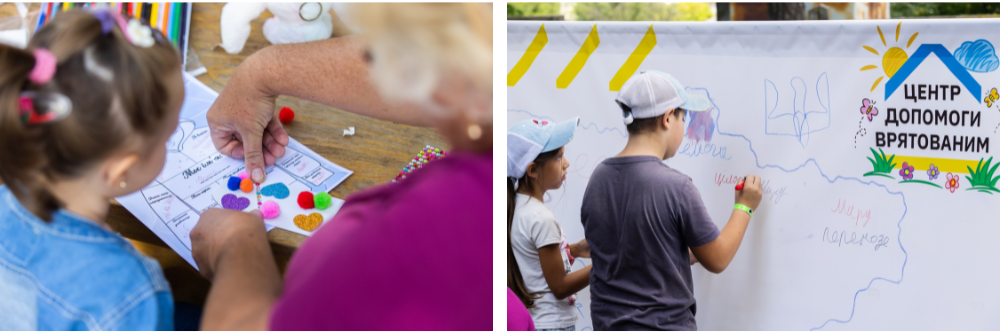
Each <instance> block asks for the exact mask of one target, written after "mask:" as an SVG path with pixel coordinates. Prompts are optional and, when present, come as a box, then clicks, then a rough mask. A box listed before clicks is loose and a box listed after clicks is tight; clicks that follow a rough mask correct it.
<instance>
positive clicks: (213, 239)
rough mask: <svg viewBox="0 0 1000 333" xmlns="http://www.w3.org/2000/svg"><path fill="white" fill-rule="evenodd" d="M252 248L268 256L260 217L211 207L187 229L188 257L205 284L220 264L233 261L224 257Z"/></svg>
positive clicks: (268, 250)
mask: <svg viewBox="0 0 1000 333" xmlns="http://www.w3.org/2000/svg"><path fill="white" fill-rule="evenodd" d="M255 247H263V248H264V249H265V251H266V253H270V245H269V244H268V242H267V228H266V227H265V226H264V219H263V218H262V217H261V216H260V214H254V213H244V212H240V211H235V210H229V209H219V208H212V209H209V210H206V211H205V212H204V213H202V214H201V219H200V220H198V224H197V225H195V227H194V229H193V230H191V256H192V257H194V261H195V263H197V264H198V270H199V271H200V272H201V275H202V276H204V277H205V278H206V279H208V280H209V281H211V280H212V278H213V277H214V276H215V273H216V272H217V268H218V267H219V264H220V263H221V262H223V261H226V260H231V259H233V258H225V257H227V256H232V255H234V254H235V255H237V256H238V255H241V254H246V253H252V252H254V251H251V249H254V248H255Z"/></svg>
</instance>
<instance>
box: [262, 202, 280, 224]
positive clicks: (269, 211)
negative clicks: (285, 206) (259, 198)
mask: <svg viewBox="0 0 1000 333" xmlns="http://www.w3.org/2000/svg"><path fill="white" fill-rule="evenodd" d="M260 215H261V216H263V217H264V219H265V220H273V219H275V218H277V217H278V215H281V207H280V206H278V203H276V202H274V201H268V202H265V203H264V205H262V206H260Z"/></svg>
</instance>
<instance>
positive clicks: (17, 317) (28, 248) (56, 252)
mask: <svg viewBox="0 0 1000 333" xmlns="http://www.w3.org/2000/svg"><path fill="white" fill-rule="evenodd" d="M173 312H174V301H173V297H172V296H171V295H170V286H169V285H167V281H166V279H165V278H164V277H163V272H162V271H161V269H160V265H159V263H157V262H156V260H153V259H150V258H148V257H145V256H143V255H142V254H140V253H139V251H137V250H136V249H135V248H134V247H133V246H132V244H131V243H129V242H128V241H126V240H125V239H124V238H122V237H121V235H119V234H117V233H113V232H110V231H108V230H106V229H104V228H101V227H100V226H98V225H97V224H96V223H94V222H91V221H88V220H86V219H84V218H82V217H80V216H77V215H75V214H73V213H70V212H67V211H65V210H61V211H59V212H57V213H56V214H54V215H53V221H52V222H50V223H46V222H44V221H42V220H40V219H38V218H37V217H35V216H34V215H33V214H31V213H30V212H28V210H27V209H25V208H24V206H22V205H21V203H20V202H18V201H17V198H15V197H14V195H13V194H12V193H11V192H10V189H9V188H7V186H6V185H3V186H0V331H6V330H60V331H63V330H137V331H147V330H173V328H174V324H173Z"/></svg>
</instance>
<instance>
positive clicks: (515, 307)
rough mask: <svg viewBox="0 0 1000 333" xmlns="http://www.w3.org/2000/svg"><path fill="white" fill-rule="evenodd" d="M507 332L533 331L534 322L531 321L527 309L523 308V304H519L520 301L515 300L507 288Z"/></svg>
mask: <svg viewBox="0 0 1000 333" xmlns="http://www.w3.org/2000/svg"><path fill="white" fill-rule="evenodd" d="M507 330H508V331H534V330H535V321H533V320H531V313H530V312H528V308H526V307H524V303H521V299H520V298H517V295H516V294H514V291H513V290H510V288H509V287H508V288H507Z"/></svg>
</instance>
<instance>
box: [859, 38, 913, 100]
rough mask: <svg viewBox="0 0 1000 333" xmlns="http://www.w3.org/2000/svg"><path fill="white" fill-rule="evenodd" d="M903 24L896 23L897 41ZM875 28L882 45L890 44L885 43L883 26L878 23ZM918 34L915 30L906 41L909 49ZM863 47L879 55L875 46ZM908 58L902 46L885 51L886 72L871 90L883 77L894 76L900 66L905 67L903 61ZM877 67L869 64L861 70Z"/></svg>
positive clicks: (873, 85)
mask: <svg viewBox="0 0 1000 333" xmlns="http://www.w3.org/2000/svg"><path fill="white" fill-rule="evenodd" d="M902 25H903V22H899V24H897V25H896V42H897V43H898V42H899V28H900V27H901V26H902ZM875 29H878V37H879V38H881V39H882V46H885V47H888V45H886V44H885V35H883V34H882V28H880V27H879V26H878V25H876V26H875ZM917 34H919V32H914V33H913V36H910V40H909V41H907V42H906V48H907V49H909V48H910V45H911V44H913V40H915V39H917ZM863 47H864V48H865V50H868V52H871V53H874V54H875V55H879V54H878V51H877V50H875V48H872V47H871V46H868V45H863ZM906 59H908V56H907V55H906V51H904V50H903V49H901V48H898V47H896V46H893V47H890V48H889V49H888V50H885V53H884V54H882V71H883V72H885V75H884V76H879V77H878V79H875V83H873V84H872V89H871V90H870V91H869V92H871V91H875V87H877V86H878V84H879V82H882V79H884V78H885V77H886V76H888V77H889V78H892V76H893V75H894V74H896V71H898V70H899V68H900V67H903V63H905V62H906ZM876 68H878V66H876V65H867V66H865V67H861V70H862V71H867V70H870V69H876Z"/></svg>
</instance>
